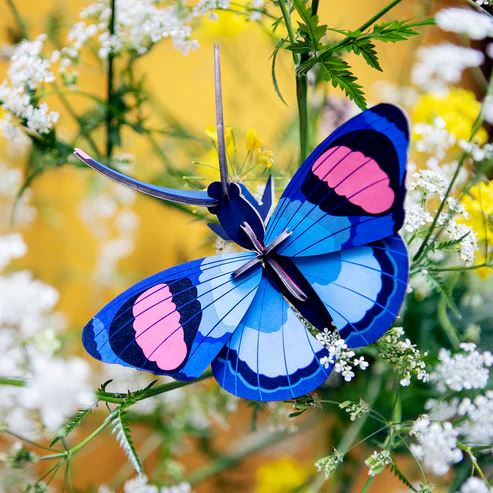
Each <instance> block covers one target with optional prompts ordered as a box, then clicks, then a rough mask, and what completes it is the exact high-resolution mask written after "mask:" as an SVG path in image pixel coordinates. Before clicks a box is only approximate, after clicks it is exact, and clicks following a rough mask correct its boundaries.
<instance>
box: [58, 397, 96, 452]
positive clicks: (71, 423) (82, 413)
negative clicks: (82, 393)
mask: <svg viewBox="0 0 493 493" xmlns="http://www.w3.org/2000/svg"><path fill="white" fill-rule="evenodd" d="M92 410H93V408H92V407H88V408H87V409H80V410H79V411H77V413H76V414H75V415H74V416H72V418H70V419H69V420H68V421H67V423H66V424H65V425H64V427H63V428H62V431H61V433H59V434H58V435H57V436H56V437H55V438H54V440H53V441H52V442H51V443H50V447H53V445H55V444H56V443H57V442H58V441H59V440H61V439H62V438H65V437H66V436H68V435H70V433H72V431H74V430H75V428H77V427H78V426H79V425H80V424H81V423H82V421H83V420H84V419H85V418H87V416H89V414H91V412H92Z"/></svg>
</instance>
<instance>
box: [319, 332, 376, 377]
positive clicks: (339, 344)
mask: <svg viewBox="0 0 493 493" xmlns="http://www.w3.org/2000/svg"><path fill="white" fill-rule="evenodd" d="M316 338H317V340H318V342H319V343H320V344H321V345H322V346H324V348H325V349H327V351H328V355H325V356H322V357H321V358H320V364H321V365H322V366H323V367H324V368H326V369H328V368H329V367H330V365H334V371H335V372H336V373H340V374H341V375H342V377H343V378H344V380H345V381H346V382H350V381H351V380H352V379H353V377H354V375H355V373H354V371H353V370H354V368H356V367H359V368H361V369H362V370H365V369H366V368H368V362H367V361H365V359H364V357H363V356H361V357H360V358H358V359H355V358H354V356H355V352H354V351H353V350H352V349H348V347H347V344H346V343H345V342H344V339H341V337H340V336H339V333H338V332H337V331H336V330H334V331H333V332H331V331H329V329H327V328H325V329H324V331H323V332H318V333H317V335H316Z"/></svg>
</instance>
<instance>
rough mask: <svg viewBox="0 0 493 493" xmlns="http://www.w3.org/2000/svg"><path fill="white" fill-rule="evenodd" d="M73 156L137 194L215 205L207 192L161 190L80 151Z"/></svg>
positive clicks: (209, 205) (179, 201) (187, 203)
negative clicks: (135, 191)
mask: <svg viewBox="0 0 493 493" xmlns="http://www.w3.org/2000/svg"><path fill="white" fill-rule="evenodd" d="M74 154H75V155H76V156H77V157H78V158H79V159H80V160H81V161H82V162H83V163H85V164H87V166H90V167H91V168H92V169H94V170H96V171H98V172H99V173H101V174H103V175H104V176H107V177H108V178H110V179H111V180H114V181H116V182H118V183H121V184H122V185H125V186H127V187H129V188H133V189H134V190H137V191H138V192H142V193H145V194H147V195H151V196H152V197H157V198H158V199H164V200H167V201H168V202H175V203H177V204H186V205H202V206H205V207H211V206H215V205H217V200H216V199H213V198H212V197H209V195H208V194H207V192H204V191H201V190H176V189H174V188H163V187H157V186H155V185H151V184H149V183H144V182H143V181H139V180H136V179H135V178H131V177H130V176H127V175H124V174H123V173H120V172H119V171H115V170H114V169H111V168H109V167H108V166H105V165H104V164H102V163H100V162H98V161H96V160H95V159H93V158H92V157H91V156H89V155H88V154H86V153H85V152H84V151H83V150H81V149H78V148H76V149H74Z"/></svg>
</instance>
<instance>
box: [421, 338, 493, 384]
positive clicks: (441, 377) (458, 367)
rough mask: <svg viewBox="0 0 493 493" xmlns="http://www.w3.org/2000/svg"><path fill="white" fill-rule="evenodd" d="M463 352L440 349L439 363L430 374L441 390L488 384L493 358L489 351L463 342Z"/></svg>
mask: <svg viewBox="0 0 493 493" xmlns="http://www.w3.org/2000/svg"><path fill="white" fill-rule="evenodd" d="M461 349H462V351H461V352H458V353H455V354H452V353H451V352H450V351H449V350H448V349H444V348H442V349H440V352H439V353H438V364H437V366H436V367H435V369H434V371H433V373H432V374H431V376H430V380H431V381H432V382H434V383H435V384H436V386H437V388H438V389H439V390H440V391H444V390H446V389H451V390H454V391H461V390H471V389H482V388H485V387H486V386H487V385H488V379H489V368H490V367H491V366H492V364H493V358H492V355H491V353H490V352H489V351H484V352H480V351H478V350H477V349H476V345H475V344H472V343H471V344H467V345H465V344H462V345H461Z"/></svg>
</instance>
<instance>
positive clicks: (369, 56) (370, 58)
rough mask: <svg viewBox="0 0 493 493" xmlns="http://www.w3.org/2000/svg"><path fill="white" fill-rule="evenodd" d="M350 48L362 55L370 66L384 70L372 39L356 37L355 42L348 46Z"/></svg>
mask: <svg viewBox="0 0 493 493" xmlns="http://www.w3.org/2000/svg"><path fill="white" fill-rule="evenodd" d="M348 50H349V51H352V52H353V53H355V54H356V55H360V56H362V57H363V58H364V59H365V61H366V63H367V64H368V65H369V66H370V67H372V68H374V69H375V70H378V71H380V72H382V67H381V66H380V62H379V61H378V54H377V50H376V49H375V45H374V44H373V43H372V42H371V41H370V40H368V39H355V40H354V42H353V43H352V44H350V45H349V46H348Z"/></svg>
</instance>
